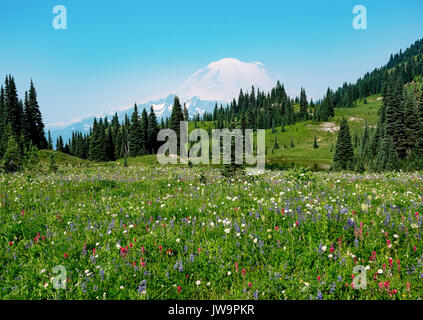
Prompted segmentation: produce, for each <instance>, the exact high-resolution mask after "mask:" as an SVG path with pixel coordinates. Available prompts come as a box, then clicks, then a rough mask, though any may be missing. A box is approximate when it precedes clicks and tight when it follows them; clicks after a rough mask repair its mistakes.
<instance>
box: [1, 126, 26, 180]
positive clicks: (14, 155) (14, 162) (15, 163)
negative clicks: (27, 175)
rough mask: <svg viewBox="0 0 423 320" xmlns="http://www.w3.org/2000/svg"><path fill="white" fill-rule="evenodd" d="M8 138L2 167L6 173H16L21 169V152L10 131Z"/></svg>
mask: <svg viewBox="0 0 423 320" xmlns="http://www.w3.org/2000/svg"><path fill="white" fill-rule="evenodd" d="M9 128H10V127H9ZM8 136H9V140H8V143H7V148H6V152H5V154H4V156H3V161H2V167H3V170H4V171H6V172H16V171H18V170H20V169H21V167H22V152H21V150H20V149H19V145H18V142H17V141H16V139H15V137H14V135H13V133H12V132H11V130H9V134H8Z"/></svg>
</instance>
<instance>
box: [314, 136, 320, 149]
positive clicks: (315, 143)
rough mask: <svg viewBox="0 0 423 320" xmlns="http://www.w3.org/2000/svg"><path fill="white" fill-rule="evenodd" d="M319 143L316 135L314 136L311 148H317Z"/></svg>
mask: <svg viewBox="0 0 423 320" xmlns="http://www.w3.org/2000/svg"><path fill="white" fill-rule="evenodd" d="M318 147H319V145H318V144H317V137H316V136H314V142H313V149H317V148H318Z"/></svg>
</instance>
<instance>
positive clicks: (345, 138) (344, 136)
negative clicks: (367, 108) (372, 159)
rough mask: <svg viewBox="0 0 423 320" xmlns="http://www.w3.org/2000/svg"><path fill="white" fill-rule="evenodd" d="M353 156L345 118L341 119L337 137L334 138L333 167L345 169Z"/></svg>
mask: <svg viewBox="0 0 423 320" xmlns="http://www.w3.org/2000/svg"><path fill="white" fill-rule="evenodd" d="M353 158H354V149H353V145H352V142H351V134H350V129H349V126H348V123H347V120H345V119H344V118H343V119H342V120H341V124H340V126H339V132H338V138H337V140H336V146H335V154H334V156H333V169H335V170H347V169H349V165H350V163H351V162H352V161H353Z"/></svg>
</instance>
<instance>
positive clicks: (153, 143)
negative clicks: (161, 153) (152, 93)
mask: <svg viewBox="0 0 423 320" xmlns="http://www.w3.org/2000/svg"><path fill="white" fill-rule="evenodd" d="M162 120H163V118H162ZM158 133H159V126H158V124H157V118H156V114H155V112H154V109H153V106H151V108H150V114H149V116H148V134H147V145H148V151H149V152H150V153H155V152H156V151H157V148H158V142H157V134H158Z"/></svg>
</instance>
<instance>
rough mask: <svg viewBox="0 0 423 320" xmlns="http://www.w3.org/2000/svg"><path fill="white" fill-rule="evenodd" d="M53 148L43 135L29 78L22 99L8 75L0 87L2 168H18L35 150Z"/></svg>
mask: <svg viewBox="0 0 423 320" xmlns="http://www.w3.org/2000/svg"><path fill="white" fill-rule="evenodd" d="M48 147H52V146H51V141H50V144H49V142H48V141H47V140H46V137H45V134H44V123H43V119H42V115H41V112H40V108H39V105H38V100H37V92H36V90H35V87H34V84H33V82H32V80H31V82H30V85H29V90H27V91H25V96H24V100H23V101H22V99H19V97H18V93H17V88H16V83H15V79H14V78H13V76H12V75H7V76H6V79H5V82H4V86H3V85H2V86H1V87H0V159H1V167H2V168H3V170H5V171H12V172H13V171H17V170H19V169H20V168H21V167H22V165H23V163H24V161H25V160H28V158H31V157H32V156H34V155H35V153H36V150H38V149H44V148H48Z"/></svg>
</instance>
